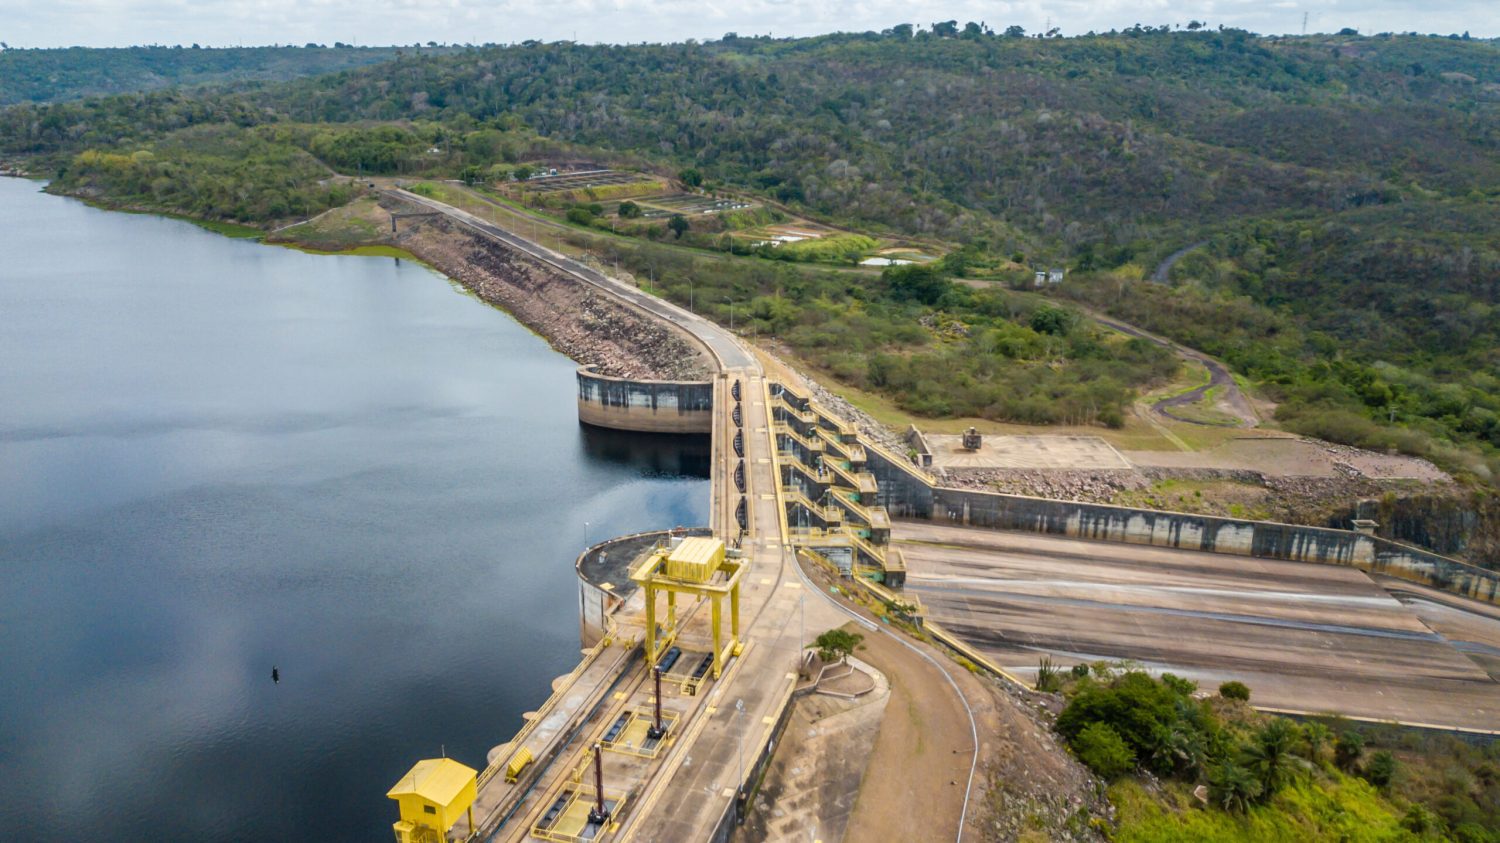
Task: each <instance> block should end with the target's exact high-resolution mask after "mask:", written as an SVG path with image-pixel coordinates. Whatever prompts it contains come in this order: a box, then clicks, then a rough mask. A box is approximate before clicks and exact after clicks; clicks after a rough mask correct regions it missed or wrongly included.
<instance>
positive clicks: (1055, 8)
mask: <svg viewBox="0 0 1500 843" xmlns="http://www.w3.org/2000/svg"><path fill="white" fill-rule="evenodd" d="M1303 12H1307V13H1308V19H1309V27H1310V29H1312V30H1315V31H1335V30H1338V29H1340V28H1343V27H1346V26H1351V27H1355V28H1357V29H1359V30H1361V31H1363V32H1379V31H1397V32H1402V31H1408V30H1416V31H1421V32H1437V33H1443V34H1446V33H1449V32H1462V31H1465V30H1469V31H1471V32H1473V34H1474V35H1476V36H1479V35H1482V36H1487V37H1488V36H1494V35H1497V34H1500V19H1497V16H1496V15H1495V14H1494V13H1493V12H1494V9H1493V6H1492V4H1491V3H1490V2H1488V0H1440V2H1435V3H1427V4H1422V5H1420V6H1419V5H1417V4H1415V3H1411V2H1407V1H1406V0H1320V1H1319V2H1303V3H1294V2H1291V0H1275V2H1271V3H1267V2H1264V0H1195V1H1194V0H1190V2H1182V3H1175V2H1167V0H1128V2H1127V0H1096V1H1094V2H1091V1H1090V0H1051V1H1050V2H1049V0H1004V2H976V0H958V2H950V3H942V4H937V3H921V2H918V3H909V2H901V3H898V2H894V0H835V2H821V3H820V2H805V1H804V2H800V3H793V2H791V0H740V1H739V2H732V3H731V2H726V0H710V1H709V2H700V1H699V0H555V2H547V3H535V2H518V1H517V0H488V2H486V0H384V2H383V3H379V4H377V5H372V4H371V3H370V2H368V0H228V1H227V2H203V1H202V0H53V2H43V3H38V2H35V0H0V40H3V41H6V42H8V43H10V44H11V45H12V46H27V47H51V46H66V45H73V44H80V45H85V46H122V45H127V44H148V43H157V44H179V43H180V44H191V43H194V42H197V43H201V44H204V45H214V46H223V45H234V44H245V45H250V44H270V43H282V44H287V43H292V44H301V43H305V42H307V41H316V42H319V43H332V42H333V41H348V42H355V43H359V44H393V43H398V44H410V43H412V42H415V41H423V42H425V41H429V40H434V41H441V42H445V43H448V42H451V43H465V42H468V43H484V42H489V41H495V42H502V43H505V42H513V41H523V40H526V39H531V38H535V39H538V40H542V41H555V40H562V39H571V38H577V39H578V40H580V41H583V42H587V43H598V42H608V43H634V42H639V41H653V42H656V41H680V40H683V39H686V38H699V39H706V38H717V37H719V36H720V35H723V34H724V33H725V32H729V31H734V32H739V33H740V34H741V35H751V34H765V33H771V34H774V35H777V36H786V35H811V34H817V33H822V32H830V31H835V30H867V29H873V30H879V29H884V28H886V27H889V26H892V25H894V24H897V23H902V22H910V23H916V24H920V25H923V26H926V25H929V24H931V23H932V22H933V21H939V20H950V19H956V20H958V21H960V22H964V21H969V20H983V21H985V22H986V23H988V24H989V25H990V26H991V27H993V28H995V29H1003V28H1005V27H1006V26H1010V25H1012V24H1019V25H1020V26H1023V27H1025V28H1026V29H1027V30H1028V31H1037V30H1040V29H1041V28H1042V27H1043V26H1044V25H1045V24H1046V23H1047V22H1048V21H1049V20H1050V22H1051V24H1052V25H1053V26H1058V27H1061V28H1062V30H1063V32H1064V33H1065V34H1079V33H1083V32H1086V31H1089V30H1098V31H1103V30H1108V29H1113V28H1123V27H1127V26H1131V25H1132V24H1135V23H1142V24H1146V25H1157V24H1163V23H1168V24H1172V23H1186V22H1188V21H1189V20H1195V19H1196V20H1203V21H1207V22H1208V23H1209V24H1210V25H1218V24H1224V25H1227V26H1240V27H1244V28H1247V29H1251V30H1254V31H1257V32H1265V33H1281V32H1297V31H1300V30H1301V27H1302V14H1303Z"/></svg>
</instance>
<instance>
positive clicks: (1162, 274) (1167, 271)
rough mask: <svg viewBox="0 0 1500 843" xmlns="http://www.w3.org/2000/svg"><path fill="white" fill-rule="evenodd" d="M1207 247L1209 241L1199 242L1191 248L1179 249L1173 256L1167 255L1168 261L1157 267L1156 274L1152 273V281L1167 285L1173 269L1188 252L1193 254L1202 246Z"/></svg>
mask: <svg viewBox="0 0 1500 843" xmlns="http://www.w3.org/2000/svg"><path fill="white" fill-rule="evenodd" d="M1207 245H1208V241H1207V240H1199V241H1198V242H1197V243H1194V244H1192V245H1191V246H1183V247H1182V248H1181V249H1178V250H1177V251H1175V252H1173V253H1172V254H1170V255H1167V259H1166V260H1164V261H1162V262H1161V264H1160V265H1158V266H1157V267H1156V271H1155V272H1153V273H1151V280H1152V281H1155V282H1156V283H1158V284H1165V283H1167V282H1168V281H1171V280H1172V267H1173V266H1175V265H1176V263H1177V262H1178V261H1180V260H1182V259H1183V257H1184V256H1185V255H1187V253H1188V252H1191V251H1192V250H1194V249H1197V248H1199V247H1201V246H1207Z"/></svg>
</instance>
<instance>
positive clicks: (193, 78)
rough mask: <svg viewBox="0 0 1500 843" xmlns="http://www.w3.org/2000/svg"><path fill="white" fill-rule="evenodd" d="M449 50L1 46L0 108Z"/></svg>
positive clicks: (288, 74) (272, 77)
mask: <svg viewBox="0 0 1500 843" xmlns="http://www.w3.org/2000/svg"><path fill="white" fill-rule="evenodd" d="M455 51H456V50H455V49H454V48H436V47H434V48H422V47H416V46H413V47H408V48H403V47H353V46H349V45H346V44H338V45H337V46H335V47H324V46H320V45H316V44H309V45H307V46H305V47H291V46H286V47H227V48H208V49H204V48H201V47H199V46H198V45H196V44H195V45H193V46H191V47H181V46H175V47H159V46H158V47H124V48H119V49H91V48H85V47H67V48H60V49H37V50H16V49H7V50H0V106H6V105H14V104H16V103H23V102H57V101H61V100H69V99H78V98H82V97H93V96H103V95H107V94H123V93H129V92H133V91H154V90H158V89H160V88H167V87H173V86H178V85H202V84H208V83H224V82H249V81H254V82H275V81H282V80H286V79H295V78H297V77H299V76H317V75H320V74H324V73H332V72H334V71H336V70H345V69H348V68H351V67H360V66H363V65H368V64H376V63H378V62H383V61H390V60H391V59H393V58H396V57H397V56H399V55H403V54H405V53H422V52H431V53H437V54H442V53H451V52H455Z"/></svg>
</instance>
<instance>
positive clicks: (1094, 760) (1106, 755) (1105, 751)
mask: <svg viewBox="0 0 1500 843" xmlns="http://www.w3.org/2000/svg"><path fill="white" fill-rule="evenodd" d="M1072 746H1073V752H1074V753H1076V754H1077V755H1078V760H1079V761H1082V762H1083V763H1084V764H1085V765H1087V766H1088V768H1089V769H1090V770H1093V771H1094V772H1096V773H1098V774H1099V775H1100V776H1102V777H1104V778H1106V779H1117V778H1119V777H1120V776H1123V775H1125V774H1126V773H1128V772H1130V771H1131V770H1134V769H1135V752H1134V751H1133V750H1131V748H1130V747H1129V746H1128V745H1127V744H1126V743H1125V739H1124V738H1122V737H1120V733H1119V732H1116V731H1115V730H1114V729H1113V728H1111V727H1110V726H1109V724H1107V723H1091V724H1089V725H1088V726H1086V727H1084V729H1083V731H1081V732H1079V733H1078V737H1076V738H1074V739H1073V742H1072Z"/></svg>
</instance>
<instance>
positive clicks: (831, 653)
mask: <svg viewBox="0 0 1500 843" xmlns="http://www.w3.org/2000/svg"><path fill="white" fill-rule="evenodd" d="M863 640H865V637H864V636H863V635H860V634H859V633H858V632H849V631H848V630H845V629H830V630H828V631H827V632H824V633H822V634H820V635H819V636H818V637H817V638H816V639H814V640H813V643H811V644H809V645H808V647H810V648H815V649H816V650H817V651H818V658H820V659H822V660H823V662H824V663H825V664H831V663H833V662H836V661H843V660H844V659H846V658H848V657H849V656H850V655H852V654H853V653H854V650H855V648H857V647H858V646H859V643H860V642H861V641H863Z"/></svg>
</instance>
